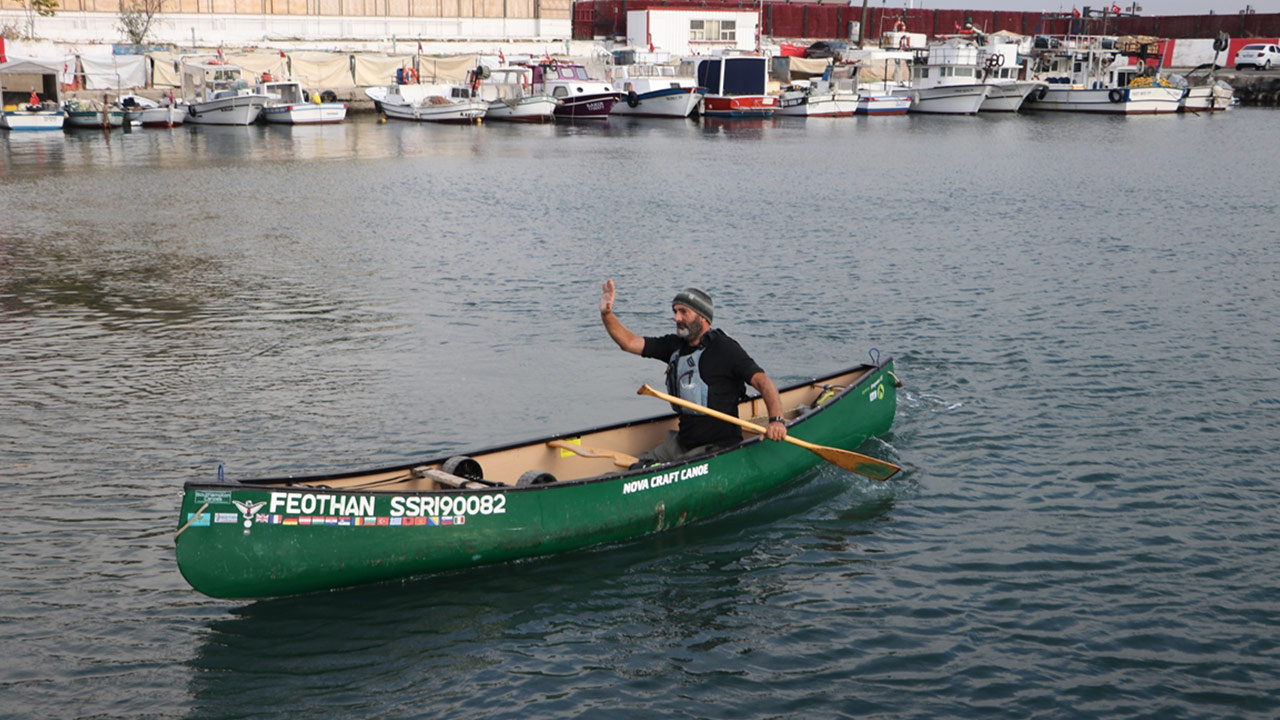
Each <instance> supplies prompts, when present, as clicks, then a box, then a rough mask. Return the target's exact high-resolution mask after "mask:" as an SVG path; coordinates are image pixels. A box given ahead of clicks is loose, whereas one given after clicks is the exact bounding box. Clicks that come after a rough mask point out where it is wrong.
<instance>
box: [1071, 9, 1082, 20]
mask: <svg viewBox="0 0 1280 720" xmlns="http://www.w3.org/2000/svg"><path fill="white" fill-rule="evenodd" d="M1071 17H1077V18H1078V17H1080V11H1079V10H1077V9H1075V8H1071Z"/></svg>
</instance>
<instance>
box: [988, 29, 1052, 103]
mask: <svg viewBox="0 0 1280 720" xmlns="http://www.w3.org/2000/svg"><path fill="white" fill-rule="evenodd" d="M982 54H983V55H985V58H984V59H982V63H983V73H982V82H983V83H984V84H986V85H987V99H986V100H983V101H982V106H981V108H980V110H981V111H982V112H1018V110H1019V109H1021V108H1022V105H1023V103H1025V102H1026V100H1027V98H1028V97H1029V96H1030V95H1031V94H1032V93H1038V92H1041V91H1043V90H1047V89H1048V88H1049V84H1048V83H1045V82H1041V81H1038V80H1026V79H1024V78H1023V71H1024V69H1025V68H1024V67H1023V66H1022V65H1020V64H1019V63H1018V45H1017V44H1016V43H1009V42H1000V41H991V42H988V43H987V44H986V45H984V46H983V47H982Z"/></svg>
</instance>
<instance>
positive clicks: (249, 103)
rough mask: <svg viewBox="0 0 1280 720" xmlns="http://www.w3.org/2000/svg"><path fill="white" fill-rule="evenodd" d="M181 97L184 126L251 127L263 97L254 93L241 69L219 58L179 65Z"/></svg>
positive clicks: (264, 100)
mask: <svg viewBox="0 0 1280 720" xmlns="http://www.w3.org/2000/svg"><path fill="white" fill-rule="evenodd" d="M182 97H183V99H184V100H185V101H186V108H187V122H189V123H194V124H196V125H252V124H253V123H254V122H255V121H256V120H257V119H258V116H259V115H261V114H262V108H263V106H265V105H266V104H267V96H266V95H260V94H258V93H255V92H254V91H253V89H252V88H251V87H249V81H248V80H245V79H244V73H243V71H242V69H241V68H240V67H238V66H236V65H231V64H228V63H227V62H225V61H223V60H222V58H221V57H219V58H216V59H211V60H209V61H207V62H194V61H187V62H184V63H183V64H182Z"/></svg>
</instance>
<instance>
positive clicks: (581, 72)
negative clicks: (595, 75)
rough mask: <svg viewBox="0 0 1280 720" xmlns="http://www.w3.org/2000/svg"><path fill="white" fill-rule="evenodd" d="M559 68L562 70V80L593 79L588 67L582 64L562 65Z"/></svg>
mask: <svg viewBox="0 0 1280 720" xmlns="http://www.w3.org/2000/svg"><path fill="white" fill-rule="evenodd" d="M559 70H560V79H561V80H590V79H591V77H590V76H589V75H587V69H586V68H584V67H582V66H581V65H561V66H560V68H559Z"/></svg>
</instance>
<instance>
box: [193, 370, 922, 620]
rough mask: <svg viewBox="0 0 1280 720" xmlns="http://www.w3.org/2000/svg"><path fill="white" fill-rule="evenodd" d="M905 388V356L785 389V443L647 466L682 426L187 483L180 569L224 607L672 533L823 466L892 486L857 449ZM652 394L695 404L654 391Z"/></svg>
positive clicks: (758, 411)
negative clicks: (327, 470) (646, 459)
mask: <svg viewBox="0 0 1280 720" xmlns="http://www.w3.org/2000/svg"><path fill="white" fill-rule="evenodd" d="M897 384H898V383H897V378H896V377H895V376H894V374H893V361H892V360H891V359H890V360H886V361H885V362H883V363H880V362H879V361H878V358H874V359H873V362H872V364H868V365H860V366H858V367H854V368H850V369H848V370H845V371H842V372H839V373H835V374H833V375H830V376H827V377H823V378H819V379H815V380H812V381H810V382H805V383H801V384H798V385H794V386H792V387H789V388H785V389H783V390H782V391H781V395H782V399H783V406H784V407H785V408H787V410H786V414H785V417H786V420H787V425H788V433H789V435H788V438H787V440H788V442H779V443H775V442H770V441H766V440H763V439H762V438H760V437H759V436H757V435H756V434H754V433H752V434H750V435H749V436H748V437H744V440H743V441H742V442H740V443H738V444H736V445H731V446H729V447H725V448H721V449H719V450H717V451H715V452H711V453H708V454H705V455H700V456H695V457H690V458H687V459H685V460H682V461H677V462H672V463H664V464H659V465H650V466H647V467H635V468H634V469H633V467H632V466H633V465H634V464H635V460H636V458H635V456H636V455H639V454H640V453H641V452H643V451H644V450H646V449H648V448H651V447H653V446H655V445H657V444H658V443H659V442H660V441H661V440H662V439H663V438H664V437H666V433H667V431H669V430H672V429H674V428H675V427H676V415H674V414H670V413H668V414H665V415H659V416H655V417H650V418H646V419H641V420H635V421H632V422H626V423H621V424H617V425H610V426H607V427H600V428H595V429H591V430H583V431H580V432H575V433H568V434H561V435H553V436H551V437H548V438H543V439H541V440H536V441H533V442H522V443H517V444H512V445H504V446H500V447H494V448H490V449H486V450H479V451H476V452H472V453H469V454H467V455H456V456H453V457H447V458H436V459H431V460H423V461H421V462H415V463H411V464H406V465H398V466H395V467H386V468H379V469H374V470H368V471H362V472H346V473H340V474H331V475H317V476H310V477H280V478H271V479H257V480H240V481H229V480H226V481H224V480H223V479H222V478H221V477H219V478H218V479H217V480H216V481H215V480H208V481H190V482H187V483H186V484H185V486H184V489H183V498H182V506H181V509H180V514H179V520H178V532H177V536H176V539H175V543H176V556H177V562H178V568H179V569H180V570H181V572H182V574H183V576H184V577H185V578H186V579H187V582H189V583H190V584H191V586H192V587H193V588H195V589H196V590H198V591H200V592H202V593H204V594H206V595H210V596H213V597H220V598H251V597H269V596H280V595H293V594H298V593H307V592H315V591H320V590H328V589H333V588H340V587H348V586H353V585H359V584H364V583H373V582H380V581H386V580H393V579H400V578H406V577H411V576H416V575H422V574H427V573H434V572H439V571H444V570H451V569H457V568H465V567H471V566H478V565H484V564H490V563H499V562H505V561H510V560H516V559H519V558H526V557H533V556H539V555H547V554H551V553H557V552H563V551H567V550H572V549H575V548H581V547H586V546H590V545H597V544H600V543H607V542H617V541H622V540H627V539H630V538H636V537H640V536H643V535H647V534H650V533H657V532H662V531H665V530H669V529H671V528H676V527H680V526H683V525H686V524H688V523H692V522H696V521H698V520H702V519H703V518H707V517H710V516H712V515H715V514H717V513H721V512H724V511H725V510H728V509H729V508H732V507H734V506H737V505H740V504H742V503H745V502H748V501H750V500H752V499H754V498H757V497H759V496H760V495H762V494H763V493H766V492H768V491H770V490H772V489H773V488H776V487H778V486H780V485H782V484H784V483H786V482H788V481H790V480H792V479H794V478H796V477H798V476H800V475H803V474H804V473H806V472H808V471H810V470H812V469H813V468H814V467H815V466H816V465H818V464H820V463H821V462H823V460H828V461H830V462H834V463H837V464H839V465H840V466H841V467H844V468H846V469H850V470H852V471H854V472H858V473H861V474H865V475H867V476H869V477H875V478H877V479H887V478H888V477H890V476H891V475H892V474H893V473H895V472H897V470H898V467H897V466H896V465H893V464H891V463H887V462H884V461H882V460H877V459H875V458H872V457H868V456H866V455H860V454H858V453H855V452H852V451H851V449H852V448H855V447H857V446H858V445H860V444H861V443H862V442H863V441H864V440H866V439H868V438H870V437H872V436H875V435H879V434H882V433H885V432H887V431H888V430H889V428H890V426H891V425H892V423H893V417H894V413H895V410H896V407H897ZM641 393H642V394H646V395H653V396H655V397H660V398H662V399H665V400H668V401H675V402H681V403H684V401H681V400H680V399H679V398H672V397H670V396H666V395H664V394H663V393H660V392H658V391H655V390H652V389H651V388H649V387H648V386H645V387H643V388H641ZM685 404H687V403H685ZM691 407H699V406H691ZM702 409H703V410H704V411H708V412H709V414H712V415H715V411H710V410H707V409H706V408H702ZM738 414H739V416H740V417H742V418H751V419H752V420H754V422H752V421H749V420H740V419H738V418H736V417H732V416H729V415H716V416H717V417H721V419H725V420H728V421H730V422H734V423H735V424H739V425H750V426H751V427H754V428H755V429H756V432H763V431H764V428H763V427H762V426H763V424H764V422H765V419H764V418H763V417H762V416H764V415H767V413H766V410H765V405H764V401H763V400H761V399H760V398H751V399H748V400H745V401H743V402H742V403H741V405H740V406H739V408H738ZM801 438H803V439H801ZM819 443H820V444H819Z"/></svg>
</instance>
